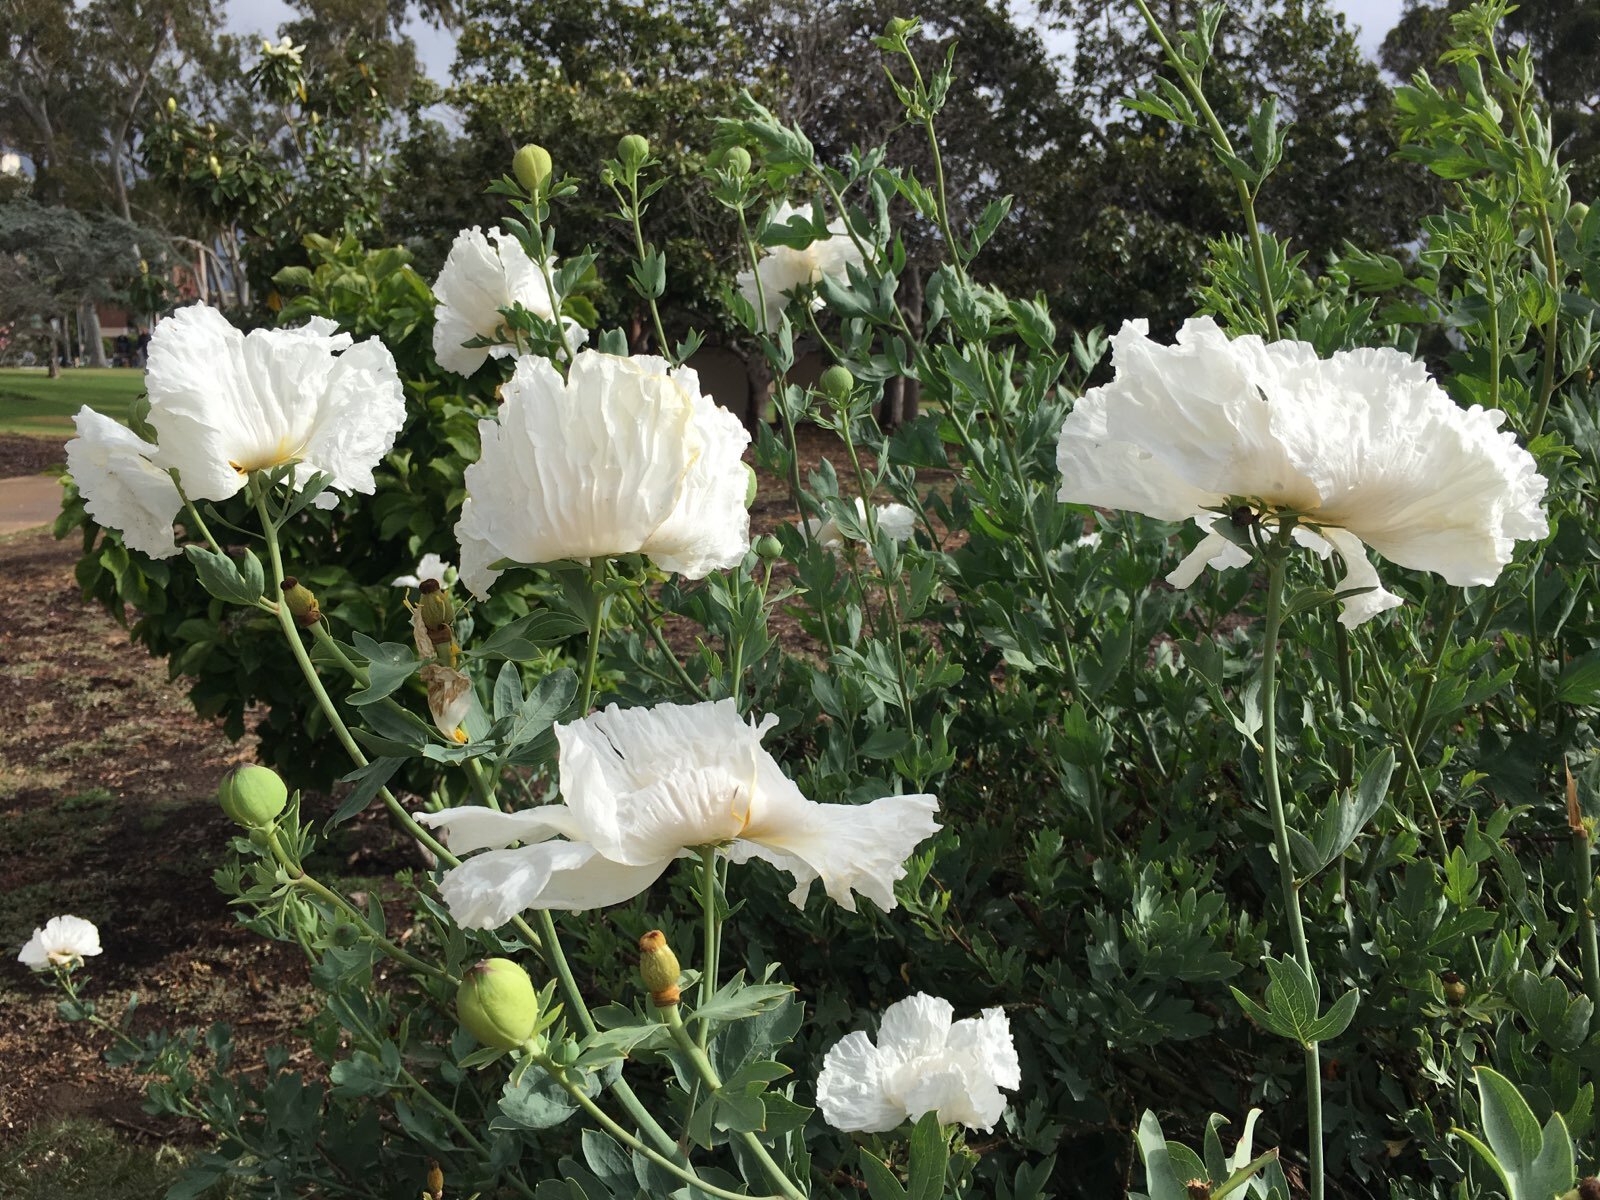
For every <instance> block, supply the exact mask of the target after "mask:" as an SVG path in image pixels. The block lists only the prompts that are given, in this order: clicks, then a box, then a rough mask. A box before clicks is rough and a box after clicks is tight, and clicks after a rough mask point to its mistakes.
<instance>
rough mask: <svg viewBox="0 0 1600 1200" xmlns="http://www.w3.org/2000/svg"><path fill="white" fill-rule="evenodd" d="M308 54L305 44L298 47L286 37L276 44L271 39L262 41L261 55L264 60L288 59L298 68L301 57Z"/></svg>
mask: <svg viewBox="0 0 1600 1200" xmlns="http://www.w3.org/2000/svg"><path fill="white" fill-rule="evenodd" d="M305 52H306V48H305V45H304V43H302V44H301V45H298V46H296V45H295V44H294V43H293V42H292V41H290V40H289V38H288V36H287V35H285V37H284V39H283V41H281V42H278V43H276V44H274V43H273V42H272V41H271V40H270V39H269V38H262V39H261V54H262V57H263V58H286V59H288V60H289V61H290V62H292V63H294V64H295V65H296V66H299V65H300V59H301V56H302V55H304V54H305Z"/></svg>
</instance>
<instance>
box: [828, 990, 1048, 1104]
mask: <svg viewBox="0 0 1600 1200" xmlns="http://www.w3.org/2000/svg"><path fill="white" fill-rule="evenodd" d="M953 1015H954V1010H953V1009H952V1008H951V1007H950V1002H949V1001H948V1000H941V999H939V998H938V997H937V996H928V995H924V994H922V993H918V994H917V995H915V996H911V997H908V998H907V999H905V1000H901V1001H899V1002H898V1003H896V1004H891V1005H890V1006H889V1007H888V1008H886V1009H884V1012H883V1020H882V1022H881V1023H880V1024H879V1026H878V1040H877V1043H876V1044H874V1043H873V1041H872V1039H871V1038H869V1037H868V1036H867V1035H866V1034H865V1033H862V1032H860V1031H857V1032H855V1033H851V1034H847V1035H846V1036H845V1037H844V1038H843V1039H842V1040H840V1041H839V1042H838V1043H837V1044H835V1045H834V1047H833V1048H832V1049H831V1050H829V1051H828V1054H827V1057H826V1058H825V1059H823V1063H822V1074H821V1075H819V1076H818V1077H817V1107H818V1108H820V1109H821V1110H822V1116H823V1119H824V1120H826V1121H827V1122H828V1124H830V1125H832V1126H833V1127H834V1128H835V1129H840V1130H843V1131H845V1132H846V1133H858V1132H859V1133H886V1132H888V1131H889V1130H891V1129H894V1128H896V1127H898V1126H899V1125H900V1124H902V1123H903V1122H905V1121H915V1120H916V1119H917V1118H918V1117H920V1116H922V1115H923V1114H924V1113H929V1112H932V1113H938V1115H939V1122H940V1124H943V1125H966V1126H968V1127H969V1128H972V1129H993V1128H994V1125H995V1122H997V1121H998V1120H999V1119H1000V1116H1001V1114H1002V1113H1004V1112H1005V1108H1006V1100H1005V1097H1004V1096H1002V1095H1001V1094H1000V1089H1001V1088H1005V1089H1007V1090H1009V1091H1015V1090H1016V1089H1017V1088H1018V1087H1020V1086H1021V1084H1022V1065H1021V1063H1020V1062H1019V1061H1018V1059H1017V1048H1016V1045H1015V1044H1014V1043H1013V1042H1012V1040H1011V1023H1010V1022H1009V1021H1008V1020H1007V1019H1006V1015H1005V1013H1004V1012H1002V1011H1001V1010H1000V1009H998V1008H986V1009H984V1010H983V1015H982V1016H980V1017H969V1018H967V1019H966V1020H962V1021H952V1020H951V1017H952V1016H953Z"/></svg>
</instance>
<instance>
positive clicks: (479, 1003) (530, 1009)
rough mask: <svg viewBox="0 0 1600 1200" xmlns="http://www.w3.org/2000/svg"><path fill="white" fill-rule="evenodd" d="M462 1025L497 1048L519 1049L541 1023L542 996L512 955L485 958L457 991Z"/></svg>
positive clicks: (458, 1016)
mask: <svg viewBox="0 0 1600 1200" xmlns="http://www.w3.org/2000/svg"><path fill="white" fill-rule="evenodd" d="M456 1017H457V1019H458V1020H460V1022H461V1027H462V1028H463V1029H465V1030H466V1031H467V1032H468V1033H470V1034H471V1035H472V1036H473V1037H475V1038H477V1039H478V1041H480V1042H482V1043H483V1044H484V1045H485V1046H488V1047H490V1048H492V1049H495V1050H520V1049H523V1048H525V1047H528V1046H529V1045H530V1044H531V1043H532V1041H533V1033H534V1030H535V1029H536V1028H538V1025H539V996H538V993H537V992H535V991H534V989H533V980H531V979H529V978H528V973H527V972H526V971H524V970H523V969H522V968H521V967H519V966H518V965H517V964H516V963H514V962H512V961H511V960H510V959H509V958H486V959H484V960H483V961H482V962H480V963H478V964H477V965H476V966H474V967H472V968H471V969H469V970H468V971H467V973H466V975H465V976H464V977H463V978H462V980H461V986H460V987H459V988H458V989H457V990H456Z"/></svg>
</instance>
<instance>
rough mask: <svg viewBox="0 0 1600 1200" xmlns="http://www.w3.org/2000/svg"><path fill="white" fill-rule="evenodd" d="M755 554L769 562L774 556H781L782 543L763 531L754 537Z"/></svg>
mask: <svg viewBox="0 0 1600 1200" xmlns="http://www.w3.org/2000/svg"><path fill="white" fill-rule="evenodd" d="M756 554H757V555H758V556H759V557H761V558H763V559H765V560H766V561H767V562H771V561H772V560H773V559H775V558H782V557H783V543H782V542H780V541H779V540H778V539H777V538H775V537H773V536H772V535H771V534H770V533H764V534H762V535H761V536H760V537H758V538H757V539H756Z"/></svg>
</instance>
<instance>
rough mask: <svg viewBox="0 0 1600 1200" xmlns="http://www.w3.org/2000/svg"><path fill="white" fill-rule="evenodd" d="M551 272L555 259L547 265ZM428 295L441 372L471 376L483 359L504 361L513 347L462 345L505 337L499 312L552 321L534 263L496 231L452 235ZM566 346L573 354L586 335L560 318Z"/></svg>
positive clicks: (510, 239)
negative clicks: (435, 302)
mask: <svg viewBox="0 0 1600 1200" xmlns="http://www.w3.org/2000/svg"><path fill="white" fill-rule="evenodd" d="M550 269H551V271H552V272H553V271H554V270H555V260H554V259H552V260H551V262H550ZM433 294H434V295H435V296H437V297H438V298H439V307H438V309H437V310H436V311H435V314H434V325H433V355H434V358H436V359H437V360H438V363H439V365H440V366H441V367H443V368H444V369H445V370H447V371H454V372H455V373H456V374H457V375H471V374H472V373H473V372H474V371H476V370H477V369H478V368H479V367H481V366H483V364H484V360H486V359H488V358H491V357H493V358H505V357H506V356H507V355H511V354H515V353H517V347H516V346H514V345H511V344H510V343H506V342H501V343H499V344H497V345H493V346H476V347H469V346H464V345H462V343H463V342H470V341H472V340H474V339H475V338H494V337H503V336H505V317H503V316H502V315H501V313H500V310H501V309H503V308H510V307H511V306H512V305H514V304H520V305H522V307H523V308H525V309H527V310H528V311H529V312H531V313H533V314H534V315H536V316H540V317H543V318H544V319H545V320H547V321H553V320H555V316H556V313H555V308H554V306H553V305H552V304H551V303H550V289H549V288H547V287H546V286H545V282H544V273H543V272H541V271H540V270H539V264H538V263H536V262H534V261H533V259H531V258H529V257H528V252H527V251H526V250H524V249H523V248H522V243H521V242H519V241H517V239H516V238H515V237H513V236H512V235H511V234H509V233H501V232H500V230H499V229H498V228H494V229H490V230H489V232H488V233H484V232H483V230H481V229H479V228H478V227H477V226H476V225H474V226H473V227H472V228H471V229H463V230H462V231H461V232H460V233H458V234H456V240H455V241H454V242H453V243H452V244H451V246H450V253H449V255H448V256H447V257H446V258H445V260H444V268H443V269H442V270H441V271H440V272H439V278H438V279H436V280H434V284H433ZM561 328H562V331H563V333H564V334H565V335H566V340H567V348H568V349H569V350H576V349H577V348H578V347H579V346H581V345H583V343H584V342H585V341H586V340H588V337H589V331H588V330H586V329H585V328H584V327H583V326H582V325H580V324H578V322H576V321H574V320H573V319H572V318H571V317H566V318H563V319H562V322H561Z"/></svg>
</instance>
